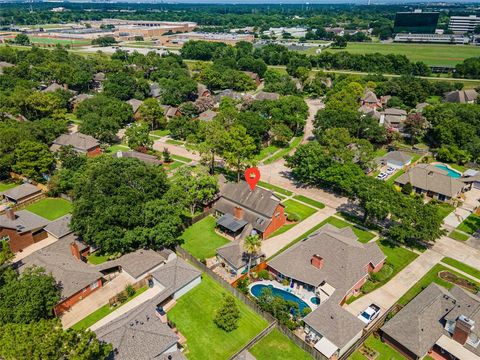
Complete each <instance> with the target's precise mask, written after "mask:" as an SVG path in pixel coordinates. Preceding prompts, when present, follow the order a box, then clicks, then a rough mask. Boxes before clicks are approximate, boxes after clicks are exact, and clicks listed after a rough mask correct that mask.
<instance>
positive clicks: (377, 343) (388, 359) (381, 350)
mask: <svg viewBox="0 0 480 360" xmlns="http://www.w3.org/2000/svg"><path fill="white" fill-rule="evenodd" d="M363 346H366V347H368V348H370V349H372V350H374V351H376V352H377V353H378V357H376V358H375V360H403V359H405V357H404V356H403V355H401V354H400V353H399V352H397V351H396V350H395V349H394V348H392V347H390V346H388V345H387V344H385V343H384V342H382V340H380V339H378V338H376V337H375V336H373V335H370V336H369V337H368V338H367V340H365V343H364V345H363ZM349 359H350V360H368V358H367V357H366V356H364V355H363V354H361V353H360V351H359V350H357V351H355V352H354V353H353V354H352V356H350V357H349Z"/></svg>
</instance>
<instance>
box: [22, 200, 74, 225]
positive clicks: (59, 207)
mask: <svg viewBox="0 0 480 360" xmlns="http://www.w3.org/2000/svg"><path fill="white" fill-rule="evenodd" d="M26 210H28V211H31V212H32V213H34V214H37V215H39V216H41V217H44V218H45V219H47V220H56V219H58V218H59V217H62V216H63V215H67V214H68V213H70V212H71V211H72V203H71V202H70V201H68V200H65V199H60V198H47V199H42V200H40V201H37V202H35V203H33V204H31V205H29V206H27V207H26Z"/></svg>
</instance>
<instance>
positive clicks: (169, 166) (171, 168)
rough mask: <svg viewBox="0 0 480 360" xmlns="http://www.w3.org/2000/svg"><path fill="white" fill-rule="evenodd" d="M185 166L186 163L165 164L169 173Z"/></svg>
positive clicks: (175, 161)
mask: <svg viewBox="0 0 480 360" xmlns="http://www.w3.org/2000/svg"><path fill="white" fill-rule="evenodd" d="M183 165H185V163H183V162H180V161H177V160H174V161H173V162H171V163H169V164H165V165H164V167H165V169H166V170H167V171H172V170H175V169H176V168H179V167H180V166H183Z"/></svg>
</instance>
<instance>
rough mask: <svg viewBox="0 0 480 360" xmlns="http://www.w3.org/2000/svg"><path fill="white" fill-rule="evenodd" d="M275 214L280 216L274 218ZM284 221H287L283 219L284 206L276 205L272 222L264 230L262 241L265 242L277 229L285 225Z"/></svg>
mask: <svg viewBox="0 0 480 360" xmlns="http://www.w3.org/2000/svg"><path fill="white" fill-rule="evenodd" d="M277 213H280V215H278V216H275V215H276V214H277ZM286 220H287V219H286V217H285V208H284V206H283V205H281V204H279V205H277V208H276V209H275V212H274V213H273V216H272V222H271V223H270V225H268V227H267V228H266V229H265V232H264V233H263V239H264V240H265V239H266V238H268V237H269V236H270V235H271V234H272V233H274V232H275V231H276V230H277V229H279V228H280V227H282V226H283V225H285V221H286Z"/></svg>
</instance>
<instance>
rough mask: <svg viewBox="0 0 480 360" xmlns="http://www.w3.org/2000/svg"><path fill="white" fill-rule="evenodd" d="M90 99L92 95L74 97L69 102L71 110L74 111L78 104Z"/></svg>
mask: <svg viewBox="0 0 480 360" xmlns="http://www.w3.org/2000/svg"><path fill="white" fill-rule="evenodd" d="M92 97H93V95H91V94H78V95H75V96H74V97H73V98H72V99H71V100H70V103H71V104H72V106H73V110H75V109H76V108H77V106H78V105H79V104H80V103H82V102H83V101H85V100H87V99H91V98H92Z"/></svg>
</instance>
